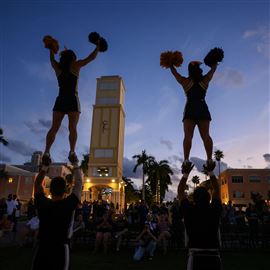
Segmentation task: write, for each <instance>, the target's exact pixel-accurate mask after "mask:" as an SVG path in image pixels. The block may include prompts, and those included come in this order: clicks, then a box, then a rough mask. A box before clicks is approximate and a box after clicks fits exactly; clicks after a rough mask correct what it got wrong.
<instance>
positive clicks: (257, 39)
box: [243, 26, 270, 58]
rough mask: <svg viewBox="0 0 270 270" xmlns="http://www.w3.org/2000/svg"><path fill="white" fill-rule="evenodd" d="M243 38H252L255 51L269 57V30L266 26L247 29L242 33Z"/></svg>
mask: <svg viewBox="0 0 270 270" xmlns="http://www.w3.org/2000/svg"><path fill="white" fill-rule="evenodd" d="M243 38H244V39H249V40H252V41H253V42H254V43H253V45H254V47H255V48H256V50H257V52H258V53H260V54H262V55H264V56H265V57H267V58H269V57H270V53H269V47H270V32H269V29H268V28H267V27H263V26H260V27H258V28H256V29H252V30H247V31H245V32H244V33H243Z"/></svg>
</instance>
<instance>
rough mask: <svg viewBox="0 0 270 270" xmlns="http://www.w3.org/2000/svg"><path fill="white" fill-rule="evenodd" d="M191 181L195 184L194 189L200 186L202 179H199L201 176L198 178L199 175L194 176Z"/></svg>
mask: <svg viewBox="0 0 270 270" xmlns="http://www.w3.org/2000/svg"><path fill="white" fill-rule="evenodd" d="M191 181H192V183H193V184H194V188H196V186H197V185H198V184H200V178H199V176H197V175H194V176H193V177H192V179H191Z"/></svg>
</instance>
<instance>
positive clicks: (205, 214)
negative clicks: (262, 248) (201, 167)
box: [178, 163, 222, 270]
mask: <svg viewBox="0 0 270 270" xmlns="http://www.w3.org/2000/svg"><path fill="white" fill-rule="evenodd" d="M193 166H194V165H191V164H186V165H184V166H183V168H182V173H183V177H182V179H181V180H180V183H179V186H178V198H179V200H180V201H181V209H182V211H183V216H184V223H185V228H186V234H187V245H188V265H187V269H188V270H219V269H221V261H220V254H219V247H220V242H219V226H220V219H221V214H222V204H221V201H220V189H219V185H218V181H217V178H216V176H215V175H214V174H213V170H214V168H215V163H212V164H209V165H208V166H205V169H206V171H207V172H208V175H209V176H210V180H211V183H212V186H213V194H212V199H211V198H210V194H209V193H208V191H207V190H206V189H205V188H204V187H198V188H196V189H195V191H194V194H193V202H191V201H190V200H189V199H188V198H187V197H186V195H185V188H186V182H187V179H188V175H189V173H190V171H191V170H192V168H193ZM210 199H211V202H210Z"/></svg>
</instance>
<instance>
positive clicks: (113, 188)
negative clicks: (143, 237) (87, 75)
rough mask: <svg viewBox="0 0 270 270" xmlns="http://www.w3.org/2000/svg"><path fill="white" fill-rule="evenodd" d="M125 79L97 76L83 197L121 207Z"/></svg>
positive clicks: (122, 192)
mask: <svg viewBox="0 0 270 270" xmlns="http://www.w3.org/2000/svg"><path fill="white" fill-rule="evenodd" d="M124 96H125V86H124V82H123V80H122V79H121V77H119V76H102V77H101V78H98V79H97V88H96V102H95V104H94V106H93V116H92V130H91V142H90V153H89V163H88V175H87V177H86V178H85V182H84V189H83V196H84V198H85V199H87V200H89V199H92V200H97V199H103V200H107V201H109V202H112V203H114V204H115V205H116V206H117V205H118V207H119V209H122V208H123V207H124V201H125V197H124V196H125V186H124V182H123V180H122V175H123V155H124V130H125V112H124Z"/></svg>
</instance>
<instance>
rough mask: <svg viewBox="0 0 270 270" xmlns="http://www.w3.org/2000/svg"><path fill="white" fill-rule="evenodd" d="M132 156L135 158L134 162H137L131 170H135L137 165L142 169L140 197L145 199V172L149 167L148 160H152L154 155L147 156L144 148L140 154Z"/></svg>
mask: <svg viewBox="0 0 270 270" xmlns="http://www.w3.org/2000/svg"><path fill="white" fill-rule="evenodd" d="M132 158H134V159H137V160H136V162H137V164H136V165H135V167H134V168H133V172H136V170H137V168H138V167H139V166H142V171H143V175H142V176H143V177H142V178H143V179H142V199H143V200H145V174H147V172H148V168H149V162H150V161H151V160H154V157H152V156H148V155H147V154H146V150H143V151H142V153H141V154H138V155H134V156H133V157H132Z"/></svg>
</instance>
